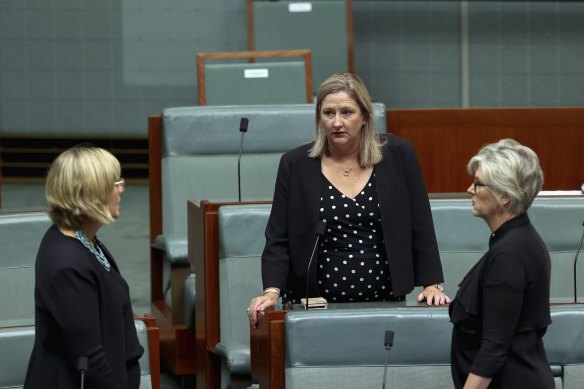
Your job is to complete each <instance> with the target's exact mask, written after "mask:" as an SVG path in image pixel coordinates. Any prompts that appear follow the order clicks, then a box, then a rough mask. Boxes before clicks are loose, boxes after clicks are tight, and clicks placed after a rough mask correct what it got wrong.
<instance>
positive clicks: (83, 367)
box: [77, 357, 87, 372]
mask: <svg viewBox="0 0 584 389" xmlns="http://www.w3.org/2000/svg"><path fill="white" fill-rule="evenodd" d="M77 370H79V371H80V372H81V371H83V372H85V371H87V357H79V360H78V361H77Z"/></svg>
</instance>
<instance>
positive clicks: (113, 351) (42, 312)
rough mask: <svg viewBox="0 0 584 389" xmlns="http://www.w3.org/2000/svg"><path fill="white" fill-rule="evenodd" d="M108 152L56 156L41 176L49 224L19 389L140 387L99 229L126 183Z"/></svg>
mask: <svg viewBox="0 0 584 389" xmlns="http://www.w3.org/2000/svg"><path fill="white" fill-rule="evenodd" d="M120 171H121V169H120V163H119V162H118V160H117V159H116V158H115V157H114V156H113V155H112V154H110V153H109V152H107V151H105V150H103V149H100V148H97V147H91V146H76V147H73V148H71V149H69V150H67V151H65V152H63V153H62V154H61V155H59V156H58V157H57V159H56V160H55V161H54V162H53V164H52V165H51V168H50V169H49V173H48V176H47V181H46V196H47V202H48V206H49V215H50V217H51V220H52V221H53V223H54V224H53V226H51V227H50V228H49V230H48V231H47V232H46V234H45V236H44V238H43V240H42V242H41V245H40V248H39V252H38V255H37V259H36V265H35V343H34V347H33V350H32V354H31V357H30V362H29V365H28V371H27V374H26V382H25V384H24V387H25V388H30V389H33V388H75V387H79V386H80V374H79V371H78V364H79V363H80V362H79V361H80V360H84V359H85V358H86V361H87V372H86V374H85V386H86V387H87V388H131V389H137V388H138V387H139V385H140V367H139V365H138V359H139V358H140V356H141V355H142V353H143V351H144V350H143V348H142V346H140V343H139V342H138V337H137V334H136V327H135V325H134V315H133V313H132V306H131V302H130V294H129V289H128V284H127V283H126V281H125V280H124V279H123V278H122V276H121V274H120V272H119V269H118V266H117V264H116V262H115V261H114V259H113V257H112V256H111V254H110V253H109V251H108V250H107V249H106V248H105V246H104V245H103V243H101V242H100V241H99V240H98V239H97V235H96V234H97V231H98V230H99V229H100V228H101V227H102V226H103V225H104V224H108V223H111V222H112V221H114V220H115V219H117V218H118V217H119V215H120V195H121V193H122V192H123V191H124V189H125V181H124V180H123V179H122V178H120Z"/></svg>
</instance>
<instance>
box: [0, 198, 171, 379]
mask: <svg viewBox="0 0 584 389" xmlns="http://www.w3.org/2000/svg"><path fill="white" fill-rule="evenodd" d="M51 224H52V222H51V220H50V218H49V216H48V215H47V212H46V211H42V210H25V209H2V210H1V211H0V247H1V250H0V285H2V293H0V307H1V309H0V388H21V387H22V386H23V385H24V377H25V375H26V369H27V366H28V360H29V357H30V353H31V351H32V346H33V343H34V331H35V328H34V285H35V281H34V280H35V274H34V273H35V262H36V255H37V251H38V248H39V246H40V243H41V240H42V238H43V236H44V235H45V232H46V231H47V229H48V228H49V227H50V226H51ZM135 323H136V330H137V332H138V339H139V341H140V344H142V346H143V347H144V349H145V353H144V355H143V356H142V358H141V359H140V369H141V375H142V376H141V384H140V388H144V389H146V388H153V389H158V388H160V353H159V338H158V328H157V326H156V320H155V318H154V317H151V316H144V317H140V318H136V322H135Z"/></svg>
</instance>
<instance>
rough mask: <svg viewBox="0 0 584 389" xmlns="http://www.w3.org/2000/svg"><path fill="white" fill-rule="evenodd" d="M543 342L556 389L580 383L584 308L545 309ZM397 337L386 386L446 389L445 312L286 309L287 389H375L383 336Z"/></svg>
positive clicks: (449, 330)
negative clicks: (546, 322)
mask: <svg viewBox="0 0 584 389" xmlns="http://www.w3.org/2000/svg"><path fill="white" fill-rule="evenodd" d="M551 311H552V324H551V325H550V327H549V328H548V331H547V333H546V335H545V336H544V338H543V340H544V344H545V347H546V352H547V356H548V360H549V363H550V366H551V369H552V372H553V374H554V380H555V384H556V388H563V389H576V388H581V387H582V385H583V384H584V337H583V336H582V335H584V329H583V327H582V325H583V324H584V307H583V306H581V305H556V306H552V307H551ZM386 330H393V331H394V332H395V337H394V342H393V347H392V348H391V349H390V352H389V367H388V370H387V379H386V385H387V387H389V388H428V389H443V388H449V387H452V378H451V375H450V339H451V334H452V325H451V323H450V321H449V318H448V309H447V308H438V307H436V308H432V307H426V308H418V307H404V308H383V309H380V308H364V309H338V310H336V309H335V310H328V311H320V312H314V311H313V312H305V311H291V312H289V313H288V314H287V315H286V317H285V321H284V333H285V335H284V339H285V349H286V352H285V360H286V362H285V382H286V388H288V389H295V388H307V387H311V388H338V387H340V386H342V387H351V388H357V387H358V388H379V387H381V385H382V382H383V377H384V372H383V370H384V366H385V357H386V349H385V346H384V343H383V341H384V333H385V331H386Z"/></svg>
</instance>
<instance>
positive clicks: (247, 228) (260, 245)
mask: <svg viewBox="0 0 584 389" xmlns="http://www.w3.org/2000/svg"><path fill="white" fill-rule="evenodd" d="M271 208H272V207H271V205H270V204H262V205H233V206H229V205H226V206H222V207H221V208H219V214H218V228H219V231H218V233H219V301H220V309H219V312H220V330H221V344H222V347H223V348H224V349H226V352H227V353H228V354H230V353H231V354H232V355H246V358H243V359H242V358H230V359H231V362H228V363H230V364H231V365H230V371H232V372H233V371H235V372H238V373H247V374H249V371H250V364H249V322H248V320H247V316H246V315H242V314H241V311H242V307H245V306H246V305H247V304H248V303H249V300H250V298H252V297H254V296H258V295H260V294H261V293H262V278H261V255H262V251H263V249H264V245H265V238H264V236H265V235H264V234H265V230H266V225H267V223H268V218H269V216H270V211H271Z"/></svg>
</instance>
